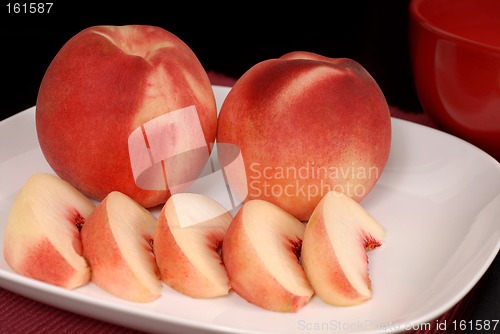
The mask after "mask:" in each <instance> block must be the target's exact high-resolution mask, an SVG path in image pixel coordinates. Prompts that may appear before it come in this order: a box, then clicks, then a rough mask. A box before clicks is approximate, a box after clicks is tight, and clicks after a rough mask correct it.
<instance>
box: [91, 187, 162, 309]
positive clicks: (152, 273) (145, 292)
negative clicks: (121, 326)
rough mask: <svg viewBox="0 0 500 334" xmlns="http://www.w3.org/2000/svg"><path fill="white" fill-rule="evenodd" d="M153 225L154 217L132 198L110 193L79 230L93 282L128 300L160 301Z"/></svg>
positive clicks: (154, 222)
mask: <svg viewBox="0 0 500 334" xmlns="http://www.w3.org/2000/svg"><path fill="white" fill-rule="evenodd" d="M155 226H156V218H155V217H154V216H153V215H152V214H151V212H149V211H148V210H146V209H145V208H143V207H142V206H140V205H139V204H138V203H137V202H136V201H134V200H133V199H132V198H130V197H128V196H127V195H125V194H123V193H121V192H118V191H113V192H111V193H109V194H108V195H107V196H106V197H105V198H104V200H103V201H102V202H101V203H100V204H99V205H98V206H97V207H96V209H95V210H94V212H92V214H91V215H90V217H89V218H88V220H87V222H86V223H85V225H84V226H83V228H82V231H81V235H82V245H83V256H84V257H85V258H86V259H87V261H88V262H89V264H90V267H91V268H92V276H91V280H92V282H94V283H95V284H96V285H98V286H100V287H101V288H102V289H104V290H106V291H107V292H109V293H111V294H113V295H115V296H117V297H119V298H122V299H125V300H129V301H134V302H151V301H153V300H155V299H157V298H159V297H160V296H161V288H162V286H161V281H160V279H159V273H158V268H157V266H156V261H155V258H154V254H153V248H152V243H153V234H154V229H155Z"/></svg>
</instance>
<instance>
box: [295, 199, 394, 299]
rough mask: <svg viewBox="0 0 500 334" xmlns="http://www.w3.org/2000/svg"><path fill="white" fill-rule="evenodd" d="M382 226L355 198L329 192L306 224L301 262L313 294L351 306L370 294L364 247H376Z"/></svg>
mask: <svg viewBox="0 0 500 334" xmlns="http://www.w3.org/2000/svg"><path fill="white" fill-rule="evenodd" d="M384 235H385V230H384V228H383V227H382V226H381V225H380V224H379V223H378V222H377V221H376V220H375V219H374V218H373V217H372V216H371V215H370V214H369V213H368V212H367V211H366V210H365V209H364V208H363V207H362V206H361V205H360V204H359V203H357V202H356V201H354V200H353V199H351V198H350V197H348V196H346V195H345V194H342V193H339V192H334V191H332V192H329V193H327V194H326V195H325V197H324V198H323V199H322V200H321V201H320V203H319V204H318V206H317V207H316V209H315V210H314V212H313V214H312V216H311V219H310V220H309V222H308V223H307V226H306V230H305V233H304V240H303V242H302V264H303V266H304V270H305V272H306V274H307V277H308V279H309V282H310V283H311V285H312V287H313V288H314V291H315V292H316V295H317V296H318V297H319V298H321V299H322V300H323V301H324V302H326V303H328V304H331V305H338V306H351V305H358V304H361V303H364V302H366V301H367V300H369V299H370V298H371V297H372V291H371V283H370V282H371V281H370V277H369V274H368V256H367V253H366V252H367V250H371V249H373V248H376V247H379V246H380V245H382V243H383V240H384Z"/></svg>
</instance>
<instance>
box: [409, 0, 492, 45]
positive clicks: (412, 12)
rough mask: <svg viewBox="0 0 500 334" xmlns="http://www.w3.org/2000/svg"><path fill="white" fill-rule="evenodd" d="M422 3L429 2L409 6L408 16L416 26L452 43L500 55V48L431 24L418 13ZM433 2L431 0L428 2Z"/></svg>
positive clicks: (414, 1)
mask: <svg viewBox="0 0 500 334" xmlns="http://www.w3.org/2000/svg"><path fill="white" fill-rule="evenodd" d="M424 1H429V0H411V2H410V6H409V11H410V16H411V17H412V18H413V19H414V20H415V21H416V23H417V24H418V25H421V26H422V27H424V28H426V29H427V30H429V31H431V32H434V33H436V34H438V35H440V36H442V37H444V38H447V39H449V40H452V41H457V42H461V43H465V44H467V45H470V46H474V47H478V48H481V49H486V50H488V51H493V52H495V53H500V46H493V45H490V44H485V43H482V42H478V41H475V40H472V39H470V38H467V37H464V36H460V35H457V34H454V33H451V32H449V31H446V30H444V29H441V28H439V27H437V26H436V25H435V24H433V23H432V21H430V20H429V19H428V18H427V17H426V16H424V15H423V14H422V12H421V11H420V4H422V3H423V2H424ZM430 1H433V0H430Z"/></svg>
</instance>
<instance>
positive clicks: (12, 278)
mask: <svg viewBox="0 0 500 334" xmlns="http://www.w3.org/2000/svg"><path fill="white" fill-rule="evenodd" d="M214 91H215V93H216V95H217V100H218V103H219V105H220V103H221V102H222V101H223V99H224V97H225V96H226V94H227V92H228V91H229V88H226V87H219V86H214ZM34 114H35V107H33V108H30V109H28V110H26V111H23V112H21V113H19V114H17V115H15V116H13V117H11V118H8V119H6V120H4V121H3V122H1V123H0V143H2V144H1V148H0V185H1V187H0V243H2V247H0V253H1V255H0V286H2V287H3V288H5V289H8V290H12V291H14V292H17V293H19V294H22V295H25V296H29V297H31V298H33V299H36V300H39V301H42V302H44V303H47V304H50V305H53V306H56V307H59V308H62V309H65V310H68V311H72V312H75V313H79V314H83V315H86V316H90V317H94V318H97V319H101V320H105V321H109V322H112V323H116V324H120V325H123V326H127V327H131V328H135V329H139V330H144V331H148V332H158V333H160V332H167V333H172V332H175V333H182V332H186V333H188V332H189V333H202V332H219V333H220V332H223V333H233V334H236V333H328V332H332V333H369V332H376V333H390V332H398V331H401V330H404V329H411V328H414V329H424V328H425V326H427V325H429V324H430V322H432V321H433V319H435V318H437V317H438V316H440V315H441V314H442V313H444V312H445V311H447V310H448V309H449V308H451V307H452V306H453V305H454V304H455V303H457V302H458V301H459V300H460V299H461V298H462V297H464V296H465V294H466V293H467V292H468V291H469V290H470V289H471V288H472V287H473V286H474V285H475V284H476V282H477V281H478V280H479V278H480V277H481V276H482V275H483V274H484V272H485V271H486V270H487V268H488V266H489V265H490V264H491V262H492V261H493V259H494V257H495V256H496V254H497V253H498V250H499V248H500V224H499V222H500V164H499V163H498V162H497V161H496V160H494V159H492V158H491V157H490V156H488V155H486V154H485V153H484V152H482V151H480V150H479V149H477V148H476V147H474V146H472V145H470V144H468V143H466V142H464V141H462V140H460V139H457V138H456V137H453V136H450V135H447V134H445V133H442V132H439V131H436V130H434V129H431V128H427V127H424V126H420V125H417V124H413V123H410V122H406V121H402V120H398V119H393V120H392V126H393V141H392V147H391V153H390V157H389V161H388V164H387V167H386V169H385V170H384V172H383V174H382V177H381V178H380V180H379V182H378V183H377V185H376V186H375V188H374V189H373V190H372V192H371V193H370V194H369V195H368V197H366V198H365V200H363V202H362V204H363V206H364V207H365V208H366V209H367V210H368V211H369V212H371V213H372V214H373V215H374V216H375V218H376V219H378V221H379V222H380V223H381V224H382V225H383V226H384V227H385V228H386V230H387V235H386V241H385V244H384V245H383V246H382V247H381V248H378V249H375V250H373V251H371V252H370V253H369V258H370V275H371V278H372V287H373V299H372V300H371V301H369V302H367V303H365V304H362V305H360V306H354V307H333V306H328V305H326V304H324V303H322V302H321V301H320V300H319V299H318V298H316V297H314V298H313V299H312V300H311V302H310V303H309V304H308V305H307V306H306V307H305V308H303V309H302V310H300V311H299V312H298V313H295V314H281V313H274V312H270V311H266V310H263V309H261V308H258V307H256V306H254V305H252V304H249V303H247V302H246V301H244V300H243V299H242V298H240V297H239V296H237V295H236V294H235V293H234V292H232V293H231V294H230V295H229V296H226V297H223V298H219V299H215V300H194V299H191V298H188V297H185V296H183V295H181V294H179V293H177V292H175V291H173V290H171V289H170V288H168V287H166V286H164V288H163V296H162V297H161V298H160V299H159V300H157V301H155V302H153V303H149V304H137V303H131V302H126V301H123V300H121V299H118V298H115V297H113V296H111V295H109V294H108V293H106V292H104V291H103V290H101V289H100V288H98V287H97V286H95V285H93V284H88V285H86V286H84V287H81V288H78V289H76V290H74V291H68V290H65V289H62V288H58V287H55V286H51V285H48V284H44V283H41V282H38V281H35V280H31V279H28V278H25V277H22V276H19V275H17V274H15V273H14V272H13V271H12V270H11V269H10V268H9V266H8V265H7V264H6V262H5V260H4V258H3V236H4V224H5V221H6V219H7V215H8V212H9V209H10V206H11V204H12V202H13V199H14V196H15V194H16V192H17V191H18V190H19V189H20V188H21V186H22V184H23V183H24V182H25V180H26V179H27V178H28V176H29V175H31V174H33V173H36V172H52V170H51V168H50V167H49V166H48V164H47V163H46V161H45V159H44V157H43V155H42V153H41V151H40V148H39V145H38V141H37V137H36V129H35V123H34Z"/></svg>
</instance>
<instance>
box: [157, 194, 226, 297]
mask: <svg viewBox="0 0 500 334" xmlns="http://www.w3.org/2000/svg"><path fill="white" fill-rule="evenodd" d="M231 221H232V216H231V215H230V214H229V213H228V212H227V211H226V209H225V208H224V207H223V206H222V205H220V204H219V203H218V202H216V201H215V200H213V199H212V198H210V197H207V196H205V195H201V194H195V193H178V194H174V195H172V196H171V197H170V198H169V199H168V201H167V202H166V203H165V205H164V206H163V209H162V211H161V213H160V216H159V218H158V224H157V227H156V233H155V237H154V253H155V256H156V261H157V263H158V267H159V269H160V273H161V279H162V281H163V282H165V283H166V284H167V285H169V286H170V287H171V288H173V289H175V290H177V291H179V292H181V293H183V294H185V295H188V296H190V297H193V298H214V297H220V296H224V295H227V294H228V292H229V289H230V286H229V279H228V277H227V274H226V270H225V268H224V265H223V264H222V259H221V255H220V248H221V245H222V242H223V239H224V236H225V234H226V230H227V228H228V226H229V224H230V223H231Z"/></svg>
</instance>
